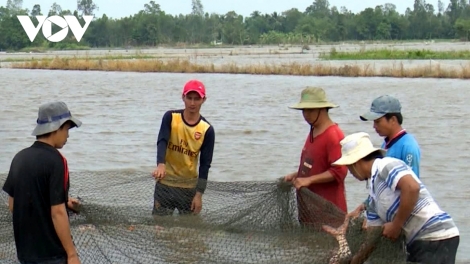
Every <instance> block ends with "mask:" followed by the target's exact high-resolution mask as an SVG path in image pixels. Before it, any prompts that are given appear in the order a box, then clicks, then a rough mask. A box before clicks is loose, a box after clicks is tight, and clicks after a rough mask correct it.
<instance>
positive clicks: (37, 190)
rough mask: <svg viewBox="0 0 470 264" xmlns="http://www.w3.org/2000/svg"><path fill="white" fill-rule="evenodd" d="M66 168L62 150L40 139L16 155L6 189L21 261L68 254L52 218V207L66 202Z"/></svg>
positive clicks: (67, 184) (67, 186) (4, 187)
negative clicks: (10, 200) (10, 204)
mask: <svg viewBox="0 0 470 264" xmlns="http://www.w3.org/2000/svg"><path fill="white" fill-rule="evenodd" d="M66 168H67V164H66V161H65V159H64V158H63V157H62V156H61V154H60V153H59V151H57V150H56V149H55V148H53V147H52V146H50V145H48V144H45V143H42V142H39V141H36V142H35V143H34V144H33V145H32V146H31V147H29V148H26V149H23V150H22V151H20V152H19V153H18V154H17V155H15V157H14V158H13V161H12V163H11V167H10V171H9V174H8V178H7V180H6V182H5V185H4V186H3V190H4V191H5V192H7V193H8V194H9V195H10V196H11V197H13V198H14V205H13V229H14V235H15V243H16V247H17V252H18V258H19V259H20V260H21V261H40V260H45V259H46V260H47V259H50V258H53V257H66V256H67V255H66V252H65V250H64V248H63V246H62V244H61V242H60V240H59V237H58V236H57V233H56V231H55V228H54V224H53V222H52V217H51V206H52V205H57V204H61V203H65V202H66V201H67V192H68V188H69V183H68V170H67V169H66Z"/></svg>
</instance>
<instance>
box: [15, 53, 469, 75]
mask: <svg viewBox="0 0 470 264" xmlns="http://www.w3.org/2000/svg"><path fill="white" fill-rule="evenodd" d="M11 67H12V68H17V69H48V70H81V71H125V72H173V73H227V74H259V75H297V76H342V77H397V78H454V79H470V63H469V64H467V65H461V66H460V68H458V69H456V68H444V67H441V66H440V65H439V64H437V65H431V64H430V65H426V66H424V65H423V66H415V67H412V68H411V67H405V66H404V65H403V63H396V64H392V66H389V67H381V68H378V69H377V68H375V67H373V66H371V65H369V64H367V65H357V64H353V65H340V66H332V65H325V64H324V63H305V64H301V63H298V62H292V63H288V64H271V65H269V64H253V65H237V64H234V63H228V64H223V65H218V66H216V65H214V64H212V63H209V64H197V63H193V62H191V61H189V60H185V59H170V60H159V59H134V60H104V59H98V60H97V59H86V58H59V57H56V58H54V59H52V60H51V59H42V60H41V59H40V60H34V61H26V62H16V63H12V65H11Z"/></svg>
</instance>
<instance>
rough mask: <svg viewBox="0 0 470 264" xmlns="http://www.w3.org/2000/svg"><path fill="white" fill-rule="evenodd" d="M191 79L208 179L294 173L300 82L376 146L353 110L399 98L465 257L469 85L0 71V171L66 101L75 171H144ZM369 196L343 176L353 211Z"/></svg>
mask: <svg viewBox="0 0 470 264" xmlns="http://www.w3.org/2000/svg"><path fill="white" fill-rule="evenodd" d="M190 78H199V79H200V80H202V81H203V82H205V84H206V86H207V91H208V100H207V102H206V103H205V105H204V106H203V110H202V113H203V115H204V116H205V117H206V118H207V119H208V120H209V121H210V122H211V123H212V124H213V125H214V127H215V131H216V148H215V155H214V163H213V167H212V169H211V173H210V176H209V177H210V179H211V180H215V181H239V180H251V179H253V180H274V179H277V178H278V177H280V176H282V175H284V174H286V173H289V172H292V171H294V170H295V169H296V167H297V163H298V159H299V156H300V151H301V148H302V144H303V142H304V140H305V138H306V136H307V133H308V129H309V127H308V125H307V124H305V121H304V120H303V118H302V115H301V113H300V112H298V111H295V110H290V109H288V108H287V106H288V105H290V104H292V103H295V102H296V101H298V100H299V95H300V91H301V90H302V89H303V88H304V87H305V86H306V85H318V86H322V87H324V88H325V89H326V91H327V94H328V96H329V97H330V98H331V100H332V101H334V102H336V103H338V104H339V105H340V106H341V107H340V108H338V109H335V110H332V112H331V114H332V117H333V119H334V120H335V121H336V122H338V123H339V124H340V125H341V127H342V129H343V130H344V132H345V133H346V134H349V133H353V132H358V131H365V132H369V133H370V134H371V136H372V138H373V140H374V143H375V144H377V145H379V144H380V142H381V139H380V138H379V137H378V135H376V134H375V132H374V130H373V129H372V124H371V123H366V122H362V121H360V120H359V117H358V116H359V115H360V114H361V113H362V112H364V111H366V110H367V109H368V107H369V105H370V102H371V100H372V99H373V98H375V97H377V96H379V95H382V94H391V95H394V96H397V97H398V98H399V99H400V100H401V102H402V105H403V112H404V117H405V121H404V126H405V128H406V129H407V130H408V131H409V132H411V133H413V134H414V135H415V136H416V137H417V139H418V141H419V143H420V145H421V147H422V155H423V156H422V165H421V169H422V179H423V181H424V183H425V184H426V185H427V186H428V188H429V189H430V191H431V192H432V193H433V196H434V197H435V198H436V200H437V201H438V203H439V204H440V205H441V206H442V207H443V208H444V210H446V211H448V212H449V213H450V214H451V215H452V216H453V217H454V219H455V220H456V222H457V225H458V226H459V228H460V231H461V244H460V249H459V256H458V257H459V260H470V253H469V252H470V239H469V238H468V235H469V234H470V223H469V221H468V217H469V216H470V213H469V212H468V209H467V208H468V205H467V203H468V201H469V198H470V194H468V192H467V190H468V189H469V187H470V183H469V182H468V180H467V170H468V167H469V165H468V163H467V162H468V160H469V158H470V152H469V151H468V145H469V143H470V139H469V137H468V136H467V132H468V129H469V128H470V125H469V124H468V123H467V122H466V121H465V118H466V117H468V116H469V115H470V108H469V107H468V105H467V104H466V102H468V101H470V91H469V90H468V81H462V80H435V79H434V80H433V79H425V80H423V79H389V78H337V77H288V76H250V75H209V74H165V73H122V72H120V73H114V72H73V71H68V72H66V71H43V70H37V71H30V70H12V69H0V80H1V86H0V91H1V98H0V109H1V112H2V114H1V115H0V139H1V141H2V143H3V149H2V152H1V153H0V172H2V173H3V172H7V171H8V169H9V164H10V161H11V158H12V157H13V156H14V155H15V153H16V152H17V151H19V150H20V149H21V148H24V147H27V146H29V145H30V144H31V143H32V142H33V140H34V138H33V137H32V136H30V133H31V131H32V129H33V128H34V125H35V120H36V115H37V108H38V106H39V105H40V104H42V103H44V102H47V101H51V100H63V101H65V102H66V103H67V104H68V106H69V107H70V108H71V110H72V112H73V113H74V114H75V115H77V116H79V117H80V118H81V119H82V121H83V126H82V127H81V128H79V129H74V130H72V131H71V133H70V138H69V142H68V143H67V145H66V146H65V148H64V149H63V153H64V154H65V155H66V156H67V157H68V159H69V163H70V164H69V165H70V169H71V170H72V171H77V170H109V169H119V168H123V169H124V168H132V169H139V170H142V169H143V170H148V171H149V173H150V171H151V169H152V168H153V166H154V164H155V141H156V137H157V132H158V128H159V126H160V119H161V117H162V115H163V113H164V111H166V110H167V109H174V108H180V107H182V101H181V99H180V98H181V97H180V93H181V89H182V86H183V84H184V83H185V82H186V81H187V80H188V79H190ZM2 184H3V183H2ZM366 195H367V190H366V188H365V183H360V182H358V181H356V180H355V179H353V178H352V177H348V178H347V197H348V202H349V204H348V206H349V209H350V210H352V209H354V208H355V206H356V205H357V204H358V203H359V202H360V201H362V199H364V197H365V196H366Z"/></svg>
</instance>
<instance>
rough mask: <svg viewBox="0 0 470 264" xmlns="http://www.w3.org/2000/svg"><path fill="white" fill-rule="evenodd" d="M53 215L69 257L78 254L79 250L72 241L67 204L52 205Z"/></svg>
mask: <svg viewBox="0 0 470 264" xmlns="http://www.w3.org/2000/svg"><path fill="white" fill-rule="evenodd" d="M51 216H52V222H53V223H54V228H55V231H56V233H57V236H58V237H59V239H60V242H61V243H62V246H63V247H64V249H65V252H66V253H67V257H68V258H70V257H73V256H74V255H77V251H76V249H75V246H74V244H73V241H72V234H71V233H70V225H69V219H68V215H67V211H66V209H65V204H59V205H54V206H52V207H51Z"/></svg>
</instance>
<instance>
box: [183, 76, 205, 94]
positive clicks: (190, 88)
mask: <svg viewBox="0 0 470 264" xmlns="http://www.w3.org/2000/svg"><path fill="white" fill-rule="evenodd" d="M189 92H196V93H198V94H199V96H201V97H202V98H204V97H206V88H205V87H204V84H203V83H202V82H200V81H198V80H189V81H188V82H187V83H186V84H185V85H184V88H183V95H186V94H188V93H189Z"/></svg>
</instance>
